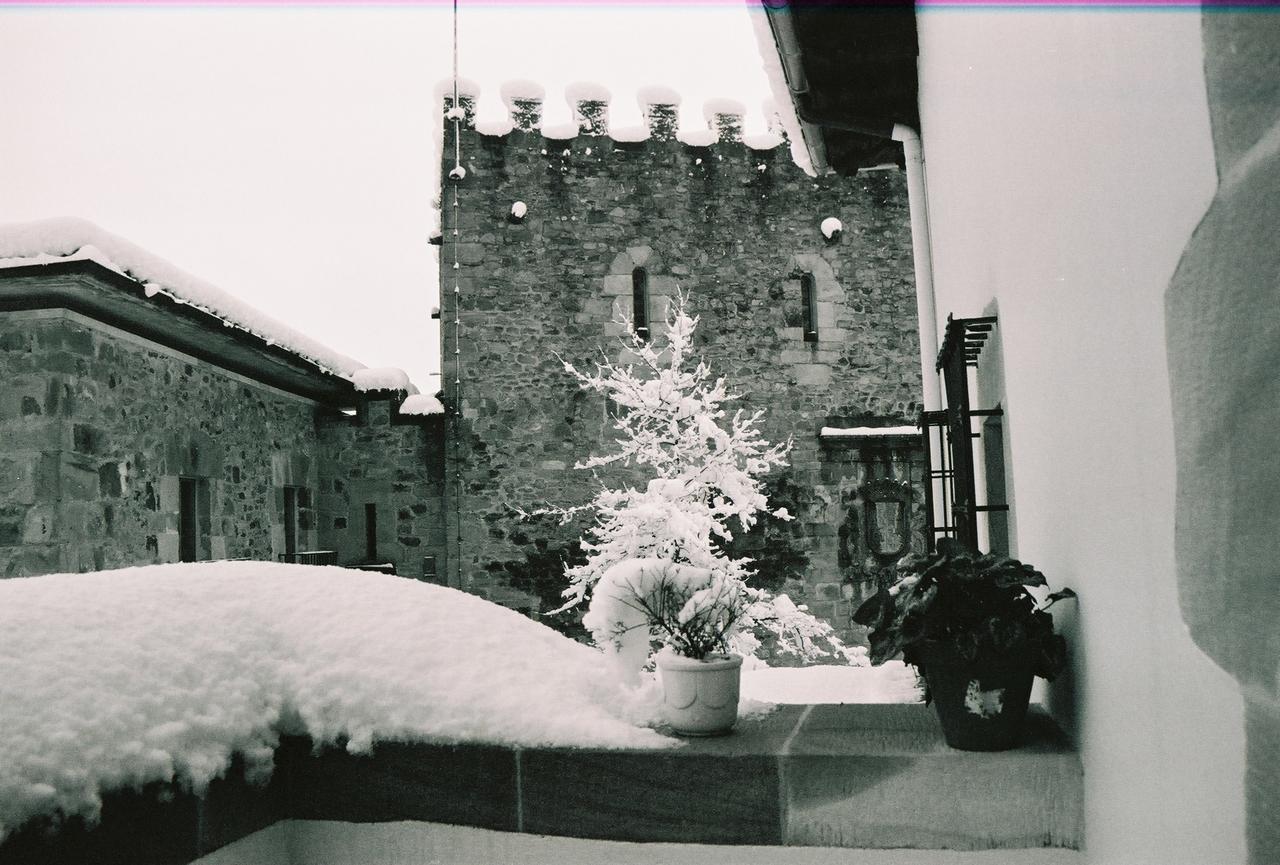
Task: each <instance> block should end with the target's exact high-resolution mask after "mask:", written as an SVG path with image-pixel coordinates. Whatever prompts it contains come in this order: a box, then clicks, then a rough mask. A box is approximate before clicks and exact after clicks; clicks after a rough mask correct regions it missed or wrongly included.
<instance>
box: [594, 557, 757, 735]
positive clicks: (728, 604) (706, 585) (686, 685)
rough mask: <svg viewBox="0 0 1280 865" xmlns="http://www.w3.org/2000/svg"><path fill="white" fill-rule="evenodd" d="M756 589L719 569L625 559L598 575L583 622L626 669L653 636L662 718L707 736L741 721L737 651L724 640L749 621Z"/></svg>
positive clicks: (643, 657)
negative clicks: (660, 646)
mask: <svg viewBox="0 0 1280 865" xmlns="http://www.w3.org/2000/svg"><path fill="white" fill-rule="evenodd" d="M753 594H755V593H754V592H753V591H752V590H751V589H748V588H747V587H746V586H744V585H743V584H742V582H741V581H740V580H739V579H737V578H736V577H734V576H733V575H730V574H726V573H724V572H723V571H716V570H712V569H709V568H699V567H694V566H692V565H684V564H679V563H676V562H672V561H670V560H664V559H628V560H627V561H624V562H621V563H619V564H617V565H614V566H613V567H611V568H609V570H608V571H606V572H605V574H604V575H603V576H602V577H601V579H600V581H599V582H598V583H597V584H596V586H595V590H594V591H593V592H592V596H591V605H590V609H589V610H588V611H587V614H586V615H585V616H583V619H582V623H583V625H585V626H586V627H588V628H590V629H591V631H592V633H593V634H595V636H596V639H597V641H598V642H601V643H604V644H611V645H612V646H613V648H614V653H615V657H616V658H617V660H618V662H619V664H620V665H621V666H622V667H623V668H624V669H628V670H630V669H638V667H639V665H640V664H643V663H644V661H645V660H646V658H647V657H648V654H649V648H650V636H651V635H654V636H656V637H657V639H658V640H659V641H660V642H661V643H662V644H663V646H664V648H663V650H662V651H660V652H658V654H657V655H656V659H655V660H656V664H657V667H658V672H659V675H660V677H661V680H662V695H663V718H664V720H665V721H666V722H667V724H668V725H669V726H670V727H671V729H672V730H674V731H675V732H676V733H679V734H681V735H685V736H712V735H717V734H721V733H727V732H729V731H730V730H731V729H732V728H733V725H734V724H735V723H736V722H737V720H738V695H739V691H740V685H741V674H742V656H741V655H738V654H733V653H731V652H730V646H729V643H730V640H731V639H732V638H733V636H734V635H735V634H736V633H737V632H738V631H739V630H740V629H741V628H742V627H743V625H744V624H745V623H747V622H749V621H751V616H750V615H749V612H748V610H749V608H750V605H751V603H752V595H753Z"/></svg>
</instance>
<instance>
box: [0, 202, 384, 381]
mask: <svg viewBox="0 0 1280 865" xmlns="http://www.w3.org/2000/svg"><path fill="white" fill-rule="evenodd" d="M76 259H90V260H92V261H96V262H97V263H99V264H101V265H103V266H104V267H107V268H110V269H111V270H114V271H115V272H117V273H119V274H122V275H124V276H127V277H129V278H130V279H133V280H135V281H137V282H140V283H142V284H143V286H144V288H145V290H146V294H147V296H148V297H154V296H155V295H157V294H163V295H166V296H167V297H170V298H172V299H173V300H174V301H175V302H178V303H188V304H190V305H191V306H193V307H195V308H196V309H199V310H201V311H202V312H207V313H209V314H210V315H213V316H215V317H217V318H219V319H221V320H222V321H223V322H225V323H227V324H229V325H232V326H234V327H239V328H240V329H242V330H245V331H248V332H249V333H251V334H253V335H255V336H257V337H260V338H261V339H263V340H264V341H266V342H267V344H269V345H279V346H280V347H282V348H285V349H287V350H289V351H290V352H292V353H294V354H296V355H298V356H299V357H301V358H303V359H305V360H308V361H310V362H311V363H313V364H315V365H316V366H318V367H320V368H321V369H323V370H325V371H327V372H331V373H335V374H336V375H339V376H341V377H343V378H348V379H349V378H351V375H352V374H353V373H354V372H355V371H356V370H359V369H362V368H363V364H361V363H359V362H357V361H355V360H352V359H351V358H349V357H347V356H346V355H343V354H340V353H338V352H336V351H334V350H333V349H331V348H329V347H328V346H325V345H322V344H320V343H319V342H317V341H315V340H313V339H311V338H310V337H309V336H306V335H305V334H302V333H299V332H298V331H296V330H294V329H293V328H291V327H289V325H287V324H284V323H283V322H280V321H277V320H276V319H274V318H272V317H270V316H268V315H265V314H264V313H262V312H259V311H258V310H257V309H254V308H253V307H252V306H250V305H249V304H247V303H245V302H244V301H242V300H240V299H239V298H237V297H235V296H233V295H231V294H228V293H227V292H225V291H223V290H222V289H220V288H218V287H217V286H214V285H212V284H210V283H208V282H205V281H204V280H202V279H200V278H198V277H196V276H192V275H191V274H189V273H187V272H186V271H184V270H182V269H180V268H178V267H176V266H174V265H173V264H171V263H170V262H168V261H165V260H164V259H163V258H160V257H159V256H157V255H154V254H152V253H150V252H148V251H147V250H145V249H143V248H142V247H140V246H136V245H135V244H133V243H131V242H129V241H128V240H125V239H124V238H122V237H118V236H116V235H114V234H111V233H110V232H108V231H104V230H103V229H101V228H99V227H98V226H96V225H94V224H93V223H92V222H89V221H87V220H84V219H76V218H72V217H61V218H55V219H42V220H38V221H36V222H14V223H8V224H5V225H0V267H19V266H24V265H29V264H48V263H51V262H54V261H65V260H76Z"/></svg>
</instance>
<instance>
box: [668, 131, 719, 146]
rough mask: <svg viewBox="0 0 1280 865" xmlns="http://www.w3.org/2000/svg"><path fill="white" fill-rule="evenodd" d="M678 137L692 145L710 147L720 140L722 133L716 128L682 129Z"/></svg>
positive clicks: (684, 142)
mask: <svg viewBox="0 0 1280 865" xmlns="http://www.w3.org/2000/svg"><path fill="white" fill-rule="evenodd" d="M676 139H677V140H678V141H680V142H681V143H683V144H687V145H689V146H690V147H710V146H711V145H713V144H715V143H716V142H717V141H719V140H720V135H719V133H717V132H716V131H715V130H714V129H681V130H680V131H678V132H677V133H676Z"/></svg>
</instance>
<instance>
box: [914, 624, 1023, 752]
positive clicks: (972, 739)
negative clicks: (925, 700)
mask: <svg viewBox="0 0 1280 865" xmlns="http://www.w3.org/2000/svg"><path fill="white" fill-rule="evenodd" d="M921 660H922V661H923V662H924V674H925V680H926V681H927V682H928V684H929V694H930V696H931V698H932V699H933V706H934V708H935V709H936V710H937V712H938V720H939V721H941V722H942V734H943V736H945V737H946V740H947V744H948V745H950V746H951V747H952V748H959V749H961V750H964V751H1006V750H1008V749H1010V748H1016V747H1017V746H1018V743H1019V742H1020V740H1021V738H1022V728H1023V722H1024V721H1025V720H1026V717H1027V704H1028V702H1030V700H1031V682H1032V680H1033V679H1034V678H1035V676H1034V674H1033V673H1032V672H1031V670H1032V661H1031V659H1030V658H1023V657H1012V658H1002V659H996V660H982V659H979V660H978V661H976V662H972V663H971V662H968V661H965V660H964V659H962V658H958V657H956V656H954V655H952V654H950V653H946V652H941V651H939V650H937V649H934V650H932V651H926V652H924V653H923V657H922V658H921Z"/></svg>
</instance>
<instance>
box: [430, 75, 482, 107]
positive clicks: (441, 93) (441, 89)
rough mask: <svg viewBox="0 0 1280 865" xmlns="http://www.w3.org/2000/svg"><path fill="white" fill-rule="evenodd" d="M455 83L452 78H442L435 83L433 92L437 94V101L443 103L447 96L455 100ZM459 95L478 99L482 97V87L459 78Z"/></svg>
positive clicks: (470, 80)
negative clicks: (477, 97)
mask: <svg viewBox="0 0 1280 865" xmlns="http://www.w3.org/2000/svg"><path fill="white" fill-rule="evenodd" d="M453 81H454V79H452V78H441V79H440V80H439V81H437V82H436V83H435V87H433V88H432V92H433V93H434V94H435V98H436V101H442V100H443V99H444V98H445V97H446V96H448V97H450V98H453ZM458 95H459V96H471V97H476V96H479V95H480V85H479V84H477V83H476V82H475V81H473V80H472V79H470V78H462V77H461V76H459V78H458Z"/></svg>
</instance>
